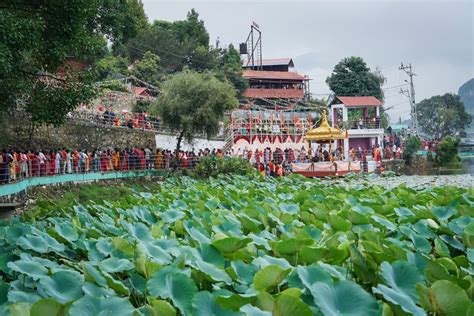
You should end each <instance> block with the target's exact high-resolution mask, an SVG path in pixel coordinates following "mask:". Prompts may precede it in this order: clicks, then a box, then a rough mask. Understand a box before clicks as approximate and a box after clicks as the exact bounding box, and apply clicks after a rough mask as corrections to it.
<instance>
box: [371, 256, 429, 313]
mask: <svg viewBox="0 0 474 316" xmlns="http://www.w3.org/2000/svg"><path fill="white" fill-rule="evenodd" d="M380 274H381V276H382V278H383V280H384V282H385V284H386V285H382V284H379V285H377V286H376V287H374V288H373V289H372V290H373V291H374V293H376V294H380V295H382V296H383V297H384V298H385V299H386V300H387V301H389V302H391V303H393V304H396V305H399V306H400V307H401V308H402V309H403V310H404V311H405V312H407V313H412V314H413V315H425V314H426V313H425V312H424V311H423V309H422V308H420V307H418V306H416V304H417V303H418V296H417V294H416V284H417V283H419V282H421V281H423V276H422V275H421V273H420V272H419V271H418V270H417V269H416V268H415V267H414V266H412V265H411V264H409V263H408V262H406V261H396V262H394V263H392V264H390V263H388V262H382V264H381V265H380Z"/></svg>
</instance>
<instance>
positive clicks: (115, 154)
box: [0, 147, 224, 184]
mask: <svg viewBox="0 0 474 316" xmlns="http://www.w3.org/2000/svg"><path fill="white" fill-rule="evenodd" d="M208 155H215V156H224V154H223V153H222V151H221V150H209V149H205V150H199V151H198V152H197V153H194V152H193V151H179V153H178V161H179V166H177V167H178V168H194V167H195V166H196V164H197V162H198V160H199V158H200V157H203V156H208ZM175 158H176V157H175V153H174V152H172V151H171V150H165V149H157V150H156V151H155V150H152V149H151V148H150V147H145V148H138V147H133V148H123V149H119V148H115V149H94V150H86V149H75V150H70V149H66V148H60V149H56V150H47V151H46V150H36V151H33V150H27V151H24V150H2V151H0V183H2V184H5V183H9V182H15V181H17V180H21V179H24V178H28V177H39V176H52V175H60V174H71V173H88V172H110V171H128V170H151V169H170V168H172V167H174V165H173V163H174V162H175V161H176V159H175Z"/></svg>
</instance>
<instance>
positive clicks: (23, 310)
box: [8, 302, 31, 316]
mask: <svg viewBox="0 0 474 316" xmlns="http://www.w3.org/2000/svg"><path fill="white" fill-rule="evenodd" d="M8 309H9V311H10V315H11V316H30V309H31V305H29V304H27V303H22V302H19V303H15V304H12V305H9V306H8Z"/></svg>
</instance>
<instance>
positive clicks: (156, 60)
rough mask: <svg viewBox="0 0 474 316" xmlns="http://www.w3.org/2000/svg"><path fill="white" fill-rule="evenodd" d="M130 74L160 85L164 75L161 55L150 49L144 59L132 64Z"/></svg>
mask: <svg viewBox="0 0 474 316" xmlns="http://www.w3.org/2000/svg"><path fill="white" fill-rule="evenodd" d="M130 74H131V75H133V76H135V77H137V78H138V79H140V80H144V81H146V82H148V83H151V84H153V85H158V84H159V83H160V80H161V79H162V75H163V72H162V71H161V67H160V57H158V56H156V55H155V54H153V53H152V52H150V51H148V52H146V53H145V55H143V57H142V59H140V60H139V61H137V63H136V64H134V65H133V66H132V69H131V70H130Z"/></svg>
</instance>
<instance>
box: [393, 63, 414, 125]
mask: <svg viewBox="0 0 474 316" xmlns="http://www.w3.org/2000/svg"><path fill="white" fill-rule="evenodd" d="M398 69H399V70H403V71H404V72H405V73H406V74H407V75H408V76H409V77H410V82H409V84H410V91H409V93H408V90H403V89H401V91H400V93H402V94H405V92H406V93H407V94H406V95H407V96H408V99H409V100H410V108H411V113H410V117H411V127H412V129H413V130H414V131H415V133H417V134H418V118H417V113H416V102H415V86H414V85H413V76H416V74H415V73H413V69H412V66H411V63H410V64H409V65H408V66H405V65H403V63H401V65H400V67H399V68H398ZM405 82H408V81H407V80H405Z"/></svg>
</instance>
